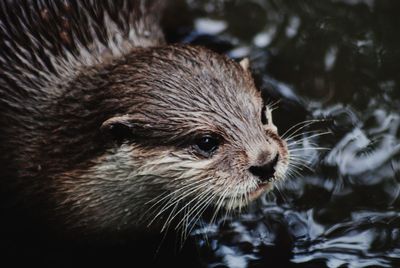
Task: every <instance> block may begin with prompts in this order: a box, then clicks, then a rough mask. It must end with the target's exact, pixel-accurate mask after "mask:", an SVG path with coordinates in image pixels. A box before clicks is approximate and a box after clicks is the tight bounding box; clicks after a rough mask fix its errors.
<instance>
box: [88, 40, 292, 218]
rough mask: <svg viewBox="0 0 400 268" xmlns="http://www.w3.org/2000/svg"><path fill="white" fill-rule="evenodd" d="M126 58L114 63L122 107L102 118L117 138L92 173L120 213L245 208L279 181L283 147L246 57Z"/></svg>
mask: <svg viewBox="0 0 400 268" xmlns="http://www.w3.org/2000/svg"><path fill="white" fill-rule="evenodd" d="M130 60H131V62H130V61H129V60H128V62H127V63H125V64H124V65H118V66H116V67H115V68H114V72H115V73H118V77H117V78H118V79H117V78H114V80H118V81H124V85H123V87H122V86H120V84H115V85H114V87H113V89H112V91H113V92H117V93H118V94H120V96H119V97H120V98H123V99H124V103H126V100H129V106H126V107H124V111H123V113H120V114H118V115H115V116H113V117H111V118H109V119H108V120H106V121H105V122H103V124H102V130H103V131H106V132H107V133H110V134H111V136H112V137H114V139H116V140H117V141H118V142H115V143H114V146H113V147H111V149H109V150H108V151H107V153H106V155H105V156H102V157H101V159H99V161H98V163H97V164H96V165H95V166H94V167H93V169H92V170H91V171H90V174H91V176H93V174H96V176H97V177H101V178H103V180H105V179H107V180H108V181H109V184H108V187H107V188H105V189H106V190H104V191H108V193H110V192H118V193H119V194H120V196H123V197H124V198H122V197H119V200H120V201H121V202H120V207H119V210H121V211H122V209H121V208H126V209H129V207H132V203H135V205H134V207H140V208H142V209H143V210H144V211H146V212H144V213H146V214H149V212H152V213H151V214H152V217H151V218H157V217H164V220H165V221H166V222H171V221H172V219H173V218H174V217H175V216H176V215H178V214H179V213H180V212H185V213H184V217H186V219H185V221H186V222H187V221H191V220H192V219H196V218H197V217H199V216H200V215H201V214H202V212H203V211H204V210H206V209H207V208H208V207H210V206H211V207H215V208H216V210H219V209H221V208H225V209H227V210H230V209H234V208H237V207H243V206H245V205H246V204H247V203H248V202H250V201H252V200H254V199H256V198H257V197H259V196H260V195H261V193H263V192H265V191H267V190H270V189H272V188H273V186H274V183H275V182H276V181H277V180H281V179H283V177H284V175H285V171H286V169H287V167H288V159H289V155H288V149H287V146H286V143H285V141H284V140H283V139H281V138H280V137H279V135H278V133H277V128H276V127H275V125H274V124H273V121H272V116H271V109H270V108H269V107H268V106H266V105H265V104H264V103H263V101H262V98H261V94H260V92H259V91H258V90H257V89H256V88H255V86H254V82H253V79H252V77H251V74H250V72H249V70H248V69H247V67H246V65H247V64H246V62H241V64H239V63H236V62H234V61H232V60H230V59H228V58H226V57H224V56H221V55H218V54H215V53H213V52H211V51H209V50H206V49H203V48H193V47H187V46H171V47H167V48H154V49H146V50H144V51H141V53H140V54H138V55H132V58H131V59H130ZM121 95H122V96H121ZM168 211H169V213H167V212H168ZM114 214H115V213H114ZM181 224H183V222H181Z"/></svg>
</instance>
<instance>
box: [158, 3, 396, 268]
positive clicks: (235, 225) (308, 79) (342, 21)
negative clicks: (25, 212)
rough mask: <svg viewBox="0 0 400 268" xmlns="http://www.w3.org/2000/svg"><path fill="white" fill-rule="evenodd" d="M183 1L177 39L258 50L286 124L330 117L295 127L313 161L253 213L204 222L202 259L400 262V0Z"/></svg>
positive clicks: (235, 52)
mask: <svg viewBox="0 0 400 268" xmlns="http://www.w3.org/2000/svg"><path fill="white" fill-rule="evenodd" d="M175 5H176V6H175V7H173V8H171V9H170V10H169V12H168V14H169V16H168V19H166V21H165V25H166V31H167V33H168V34H167V36H168V38H169V39H170V41H183V42H188V43H193V44H201V45H205V46H208V47H210V48H212V49H214V50H216V51H219V52H221V53H226V54H228V55H229V56H231V57H233V58H242V57H249V58H250V60H251V66H252V69H253V73H254V75H255V78H256V80H257V82H258V85H259V87H260V88H261V89H262V90H263V92H264V93H265V96H266V98H267V99H268V100H269V101H271V102H274V101H276V100H280V102H279V104H278V105H277V106H278V109H277V110H275V111H274V114H273V116H274V121H275V124H277V125H278V127H279V129H280V132H281V133H283V132H285V131H286V130H288V129H289V127H290V126H293V125H295V124H296V123H299V122H303V121H304V120H319V119H323V120H324V121H322V122H317V121H315V122H314V121H313V122H310V123H312V124H309V125H307V124H300V125H299V126H298V127H297V128H296V129H298V128H300V127H302V126H304V127H303V128H301V129H300V130H299V131H298V132H296V133H295V134H294V135H296V136H295V140H297V142H296V141H293V142H295V143H294V144H293V145H292V149H293V150H294V151H293V154H296V155H298V157H299V158H302V159H303V160H299V161H302V162H301V163H299V165H301V164H302V163H303V164H306V165H307V166H308V167H309V168H303V169H302V170H301V171H297V172H295V173H292V174H291V176H290V178H288V179H287V180H286V181H285V182H284V183H281V184H279V185H278V190H275V191H274V192H273V193H270V194H268V195H266V196H265V197H263V198H262V199H261V200H260V202H259V203H258V204H255V205H254V207H252V208H249V210H248V212H245V213H244V214H243V215H241V216H235V217H229V218H227V219H226V220H225V221H221V222H220V223H218V224H213V225H207V224H206V225H204V226H203V227H199V228H197V229H196V230H194V232H193V234H192V236H193V237H195V238H196V239H197V245H198V247H199V252H200V256H201V262H202V263H203V264H205V265H206V266H208V267H400V197H399V196H400V153H399V152H400V143H399V136H400V131H399V126H400V115H399V112H400V111H399V110H400V86H399V82H400V1H396V0H393V1H386V0H375V1H374V0H330V1H291V0H282V1H278V0H276V1H274V0H252V1H194V0H187V1H186V2H185V1H176V4H175ZM296 129H292V130H291V131H289V132H291V133H293V132H295V130H296ZM324 132H329V134H327V135H320V136H319V135H318V133H324ZM297 134H300V135H297ZM319 147H323V148H330V150H324V149H323V148H319ZM305 162H307V163H305Z"/></svg>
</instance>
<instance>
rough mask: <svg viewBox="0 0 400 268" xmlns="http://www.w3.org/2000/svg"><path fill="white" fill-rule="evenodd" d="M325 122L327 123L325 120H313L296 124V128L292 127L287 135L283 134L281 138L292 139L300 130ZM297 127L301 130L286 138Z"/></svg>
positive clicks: (286, 132) (287, 131)
mask: <svg viewBox="0 0 400 268" xmlns="http://www.w3.org/2000/svg"><path fill="white" fill-rule="evenodd" d="M324 121H325V120H324V119H311V120H305V121H302V122H299V123H297V124H295V125H294V126H292V127H290V128H289V129H288V130H286V131H285V133H283V134H282V135H281V137H282V139H290V138H291V136H292V135H294V134H296V133H298V132H299V131H300V130H302V129H304V128H305V127H308V126H310V125H312V124H315V123H318V122H324ZM296 127H299V128H298V129H296V130H295V131H294V132H293V133H292V134H291V135H289V136H288V137H286V135H287V134H288V133H289V132H290V131H291V130H293V129H294V128H296Z"/></svg>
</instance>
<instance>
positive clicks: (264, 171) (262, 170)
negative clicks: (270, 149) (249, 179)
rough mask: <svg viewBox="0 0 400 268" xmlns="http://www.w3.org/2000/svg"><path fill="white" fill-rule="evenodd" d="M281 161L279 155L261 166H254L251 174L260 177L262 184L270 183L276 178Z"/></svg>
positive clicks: (251, 168)
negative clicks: (278, 164)
mask: <svg viewBox="0 0 400 268" xmlns="http://www.w3.org/2000/svg"><path fill="white" fill-rule="evenodd" d="M278 160H279V153H276V155H275V156H274V158H272V160H271V158H268V159H266V160H264V161H263V162H262V163H261V164H260V165H254V166H251V167H250V168H249V171H250V173H252V174H253V175H254V176H256V177H258V179H259V180H260V181H261V182H266V181H269V180H270V179H272V178H273V177H274V174H275V170H276V165H277V163H278Z"/></svg>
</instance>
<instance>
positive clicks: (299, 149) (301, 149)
mask: <svg viewBox="0 0 400 268" xmlns="http://www.w3.org/2000/svg"><path fill="white" fill-rule="evenodd" d="M330 149H331V148H327V147H305V148H297V149H290V152H297V151H305V150H316V151H326V150H330Z"/></svg>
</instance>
